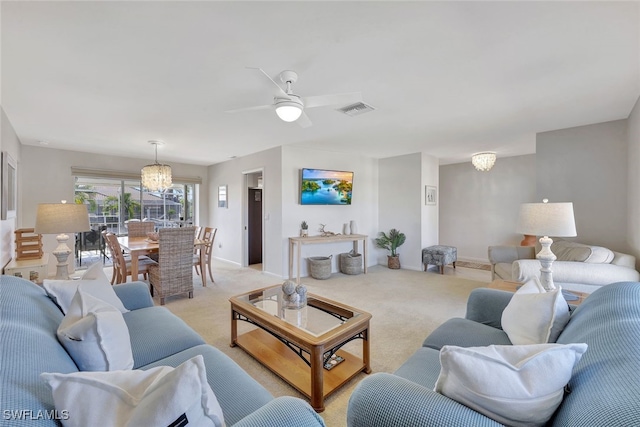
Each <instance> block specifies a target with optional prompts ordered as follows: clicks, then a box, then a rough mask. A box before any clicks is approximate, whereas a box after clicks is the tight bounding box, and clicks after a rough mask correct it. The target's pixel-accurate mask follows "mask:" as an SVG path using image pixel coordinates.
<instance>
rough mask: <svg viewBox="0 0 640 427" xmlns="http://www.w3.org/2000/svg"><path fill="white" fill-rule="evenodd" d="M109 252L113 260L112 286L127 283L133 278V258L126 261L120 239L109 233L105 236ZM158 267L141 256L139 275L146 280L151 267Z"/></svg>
mask: <svg viewBox="0 0 640 427" xmlns="http://www.w3.org/2000/svg"><path fill="white" fill-rule="evenodd" d="M105 238H106V241H107V245H108V247H109V251H110V252H111V256H112V259H113V277H112V279H111V280H112V284H113V282H115V284H120V283H125V282H126V281H127V277H128V276H131V258H129V259H128V260H127V259H125V256H124V254H123V253H122V248H121V246H120V243H119V242H118V238H117V237H116V235H115V234H113V233H107V234H106V235H105ZM153 265H157V263H156V262H155V261H153V260H152V259H151V258H149V257H147V256H141V257H139V258H138V274H142V275H143V277H144V278H145V280H146V279H147V278H148V273H149V269H150V267H151V266H153Z"/></svg>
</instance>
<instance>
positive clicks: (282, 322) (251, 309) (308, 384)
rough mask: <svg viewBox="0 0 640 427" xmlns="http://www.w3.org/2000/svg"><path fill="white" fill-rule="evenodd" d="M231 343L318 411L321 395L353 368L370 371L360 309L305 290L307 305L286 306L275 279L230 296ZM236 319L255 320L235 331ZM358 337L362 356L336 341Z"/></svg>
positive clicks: (353, 373) (353, 371) (340, 382)
mask: <svg viewBox="0 0 640 427" xmlns="http://www.w3.org/2000/svg"><path fill="white" fill-rule="evenodd" d="M229 301H230V302H231V346H232V347H234V346H236V345H237V346H238V347H240V348H242V349H243V350H244V351H246V352H247V353H249V354H250V355H251V356H252V357H253V358H255V359H256V360H257V361H259V362H260V363H262V364H263V365H264V366H266V367H267V368H268V369H270V370H271V371H273V372H274V373H275V374H276V375H278V376H279V377H280V378H282V379H283V380H285V381H286V382H287V383H289V384H290V385H291V386H293V387H294V388H296V389H297V390H298V391H299V392H300V393H302V394H304V395H305V396H307V398H309V399H310V401H311V406H312V407H313V409H315V410H316V411H317V412H322V411H323V410H324V398H325V397H327V396H329V395H330V394H331V393H333V392H334V391H335V390H337V389H338V388H339V387H341V386H342V385H344V384H345V383H346V382H348V381H349V380H350V379H351V378H353V377H354V376H356V375H357V374H358V373H360V372H362V371H364V372H366V373H367V374H368V373H370V372H371V367H370V361H369V320H370V319H371V315H370V314H369V313H366V312H364V311H362V310H358V309H356V308H353V307H350V306H348V305H344V304H341V303H339V302H336V301H332V300H329V299H326V298H323V297H320V296H318V295H314V294H307V305H306V306H305V307H303V308H300V309H287V308H285V304H284V298H283V295H282V288H281V286H280V285H276V286H271V287H268V288H263V289H258V290H255V291H251V292H248V293H245V294H242V295H237V296H234V297H232V298H231V299H230V300H229ZM238 320H242V321H244V322H248V323H249V324H251V325H253V326H255V327H250V328H246V329H249V330H248V331H247V332H244V333H242V334H240V335H238ZM356 339H361V340H362V357H359V356H356V355H353V354H351V353H349V352H347V351H345V350H342V349H341V347H342V346H344V345H345V344H347V343H348V342H351V341H353V340H356Z"/></svg>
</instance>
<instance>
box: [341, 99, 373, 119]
mask: <svg viewBox="0 0 640 427" xmlns="http://www.w3.org/2000/svg"><path fill="white" fill-rule="evenodd" d="M373 110H375V107H372V106H371V105H369V104H365V103H364V102H356V103H355V104H351V105H347V106H346V107H342V108H338V109H337V111H340V112H341V113H344V114H346V115H347V116H351V117H353V116H359V115H360V114H364V113H368V112H370V111H373Z"/></svg>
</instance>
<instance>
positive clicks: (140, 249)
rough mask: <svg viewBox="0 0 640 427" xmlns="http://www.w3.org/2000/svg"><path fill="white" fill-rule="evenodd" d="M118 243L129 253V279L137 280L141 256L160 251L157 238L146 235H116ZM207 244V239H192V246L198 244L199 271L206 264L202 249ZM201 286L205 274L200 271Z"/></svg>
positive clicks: (204, 279) (205, 278) (205, 284)
mask: <svg viewBox="0 0 640 427" xmlns="http://www.w3.org/2000/svg"><path fill="white" fill-rule="evenodd" d="M118 243H120V247H121V248H122V249H124V250H125V252H128V253H129V254H130V255H131V281H136V280H139V277H138V260H139V258H140V257H141V256H145V255H149V254H152V253H158V252H159V251H160V243H159V242H158V241H157V240H151V239H149V238H148V237H129V236H120V237H118ZM208 244H209V241H208V240H203V239H194V241H193V245H194V247H198V246H200V250H199V251H198V252H199V253H200V271H201V272H203V271H204V266H205V265H206V253H205V252H206V251H205V250H204V249H205V247H206V245H208ZM200 275H201V276H202V286H207V275H206V274H204V273H202V274H200Z"/></svg>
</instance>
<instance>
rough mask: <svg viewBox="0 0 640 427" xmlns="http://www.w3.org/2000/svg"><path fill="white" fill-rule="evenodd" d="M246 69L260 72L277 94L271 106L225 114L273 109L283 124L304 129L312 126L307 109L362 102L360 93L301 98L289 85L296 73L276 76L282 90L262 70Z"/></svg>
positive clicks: (291, 72)
mask: <svg viewBox="0 0 640 427" xmlns="http://www.w3.org/2000/svg"><path fill="white" fill-rule="evenodd" d="M247 68H249V69H251V70H258V71H260V72H261V73H262V74H263V75H264V76H265V77H266V78H268V79H269V81H270V82H272V83H273V84H274V85H275V86H276V87H277V88H278V93H277V94H276V95H275V96H274V97H273V104H268V105H259V106H255V107H247V108H239V109H237V110H228V111H226V112H227V113H241V112H245V111H253V110H266V109H272V108H274V109H275V110H276V114H277V115H278V117H280V119H281V120H283V121H285V122H296V123H298V124H299V125H300V126H301V127H303V128H306V127H309V126H311V125H312V123H311V120H310V119H309V117H308V116H307V115H306V114H305V111H304V110H305V109H307V108H315V107H324V106H327V105H346V104H352V103H355V102H360V101H362V94H361V93H360V92H350V93H338V94H333V95H317V96H305V97H302V96H299V95H296V94H295V93H293V90H292V89H291V85H292V84H293V83H295V82H296V81H298V73H296V72H295V71H291V70H285V71H282V72H281V73H280V74H279V75H278V78H279V79H280V81H281V82H282V83H283V84H284V85H285V87H284V88H282V87H281V86H280V85H279V84H278V83H276V82H275V80H273V79H272V78H271V77H269V75H268V74H267V73H265V72H264V70H263V69H262V68H254V67H247Z"/></svg>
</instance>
